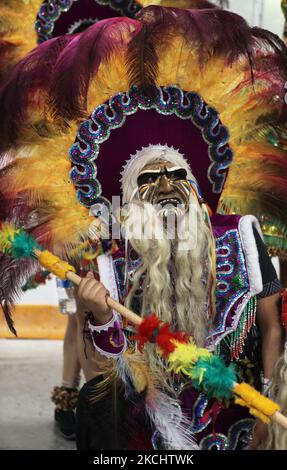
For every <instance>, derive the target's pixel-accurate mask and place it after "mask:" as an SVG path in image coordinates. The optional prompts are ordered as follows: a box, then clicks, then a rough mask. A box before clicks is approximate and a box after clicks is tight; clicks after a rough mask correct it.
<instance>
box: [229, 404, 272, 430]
mask: <svg viewBox="0 0 287 470" xmlns="http://www.w3.org/2000/svg"><path fill="white" fill-rule="evenodd" d="M235 403H236V405H240V406H245V407H247V408H249V413H250V414H251V415H252V416H255V418H259V419H260V420H261V421H262V422H263V423H266V424H269V423H270V421H271V420H270V418H268V417H267V416H265V414H263V413H260V411H258V410H256V409H255V408H252V407H250V406H249V405H247V403H246V402H245V401H244V400H242V399H241V398H235Z"/></svg>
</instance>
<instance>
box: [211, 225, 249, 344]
mask: <svg viewBox="0 0 287 470" xmlns="http://www.w3.org/2000/svg"><path fill="white" fill-rule="evenodd" d="M216 268H217V269H216V272H217V291H216V312H217V313H216V318H215V321H214V325H213V335H214V336H217V335H220V334H221V333H223V332H225V331H226V329H227V328H228V327H230V328H231V327H232V329H233V328H234V327H235V325H234V321H233V320H234V319H230V318H229V314H230V312H232V311H234V309H236V308H237V307H238V305H239V303H240V301H241V300H242V297H243V296H244V294H247V293H248V291H249V280H248V276H247V269H246V263H245V258H244V253H243V249H242V244H241V241H240V237H239V233H238V230H236V229H234V230H228V231H226V233H225V234H224V235H223V236H221V237H216ZM228 320H230V324H227V322H228Z"/></svg>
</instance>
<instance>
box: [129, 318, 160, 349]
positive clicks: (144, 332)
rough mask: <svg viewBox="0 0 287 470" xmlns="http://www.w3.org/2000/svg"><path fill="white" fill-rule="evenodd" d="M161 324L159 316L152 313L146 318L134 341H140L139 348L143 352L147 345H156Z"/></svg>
mask: <svg viewBox="0 0 287 470" xmlns="http://www.w3.org/2000/svg"><path fill="white" fill-rule="evenodd" d="M159 326H160V322H159V319H158V318H157V316H156V315H155V314H154V313H152V314H151V315H149V316H148V317H146V318H145V319H144V320H143V321H142V323H141V324H140V325H139V327H138V332H137V335H136V336H134V337H133V338H132V339H135V340H137V341H138V347H139V350H140V352H142V350H143V347H144V345H145V344H146V343H155V338H156V335H157V334H158V331H159Z"/></svg>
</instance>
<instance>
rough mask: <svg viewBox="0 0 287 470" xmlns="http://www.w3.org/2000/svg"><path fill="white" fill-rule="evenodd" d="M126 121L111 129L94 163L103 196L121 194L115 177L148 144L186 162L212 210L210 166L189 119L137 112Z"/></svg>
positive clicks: (214, 197) (203, 144)
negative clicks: (181, 156) (177, 154)
mask: <svg viewBox="0 0 287 470" xmlns="http://www.w3.org/2000/svg"><path fill="white" fill-rule="evenodd" d="M126 122H128V125H125V124H124V125H123V126H122V127H120V128H118V129H115V130H112V131H111V132H112V138H110V139H108V140H107V141H105V142H103V143H102V144H101V146H100V153H99V156H98V158H97V161H96V164H97V169H98V174H97V178H98V179H99V181H100V182H101V185H102V189H103V196H105V197H106V198H108V199H109V200H111V198H112V196H118V195H120V194H121V189H120V182H119V179H120V178H119V175H120V173H121V171H122V167H123V164H124V162H125V161H126V160H127V159H128V158H129V156H130V155H133V154H135V152H136V151H137V150H139V149H141V148H142V147H146V146H148V145H149V144H154V145H156V144H162V145H165V144H167V145H170V146H173V147H175V148H176V149H179V150H180V152H182V153H183V154H184V155H185V157H186V158H187V159H188V161H189V164H190V166H191V169H192V171H193V172H194V175H195V177H196V179H197V180H198V183H199V186H200V189H201V192H202V194H203V197H204V198H205V200H206V201H208V204H209V205H210V207H211V208H212V210H213V211H215V210H216V207H217V204H218V199H219V195H217V194H214V193H213V191H212V186H211V184H210V182H209V180H208V177H207V172H208V167H209V166H210V164H211V163H212V161H211V160H210V159H209V158H208V145H207V143H206V142H205V141H204V140H203V138H202V135H201V131H200V129H198V128H197V127H196V126H195V125H194V124H193V123H192V122H191V120H189V119H187V120H183V119H179V118H178V117H177V116H175V115H172V116H163V115H162V114H159V113H158V112H157V111H155V110H149V111H143V110H139V111H138V112H137V113H136V114H133V115H131V116H127V118H126ZM107 162H108V163H107Z"/></svg>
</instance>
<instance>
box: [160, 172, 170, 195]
mask: <svg viewBox="0 0 287 470" xmlns="http://www.w3.org/2000/svg"><path fill="white" fill-rule="evenodd" d="M171 191H172V187H171V184H170V181H169V178H167V176H166V175H162V176H160V178H159V182H158V192H159V193H164V194H168V193H170V192H171Z"/></svg>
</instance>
